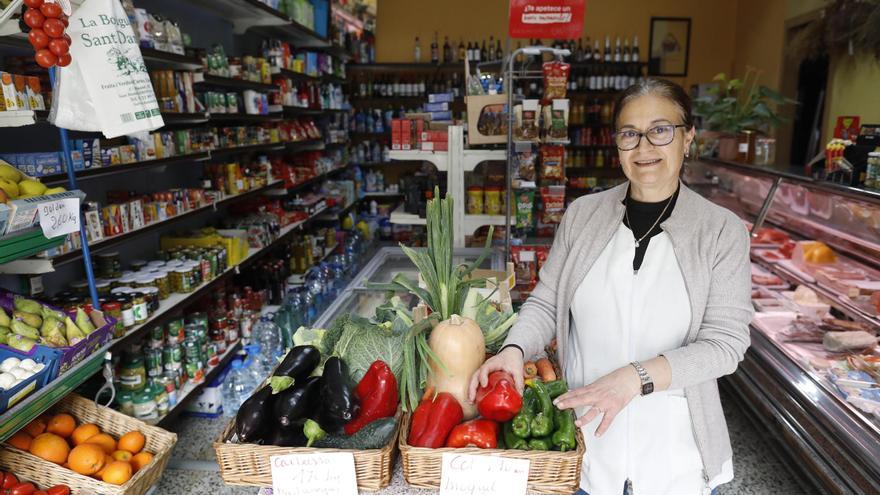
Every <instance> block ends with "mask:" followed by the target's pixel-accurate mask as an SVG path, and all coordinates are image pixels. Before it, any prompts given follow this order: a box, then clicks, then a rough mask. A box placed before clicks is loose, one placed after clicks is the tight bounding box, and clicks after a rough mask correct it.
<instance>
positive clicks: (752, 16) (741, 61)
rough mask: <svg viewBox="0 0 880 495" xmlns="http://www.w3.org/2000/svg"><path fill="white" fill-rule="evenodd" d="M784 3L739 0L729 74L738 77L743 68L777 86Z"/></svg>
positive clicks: (780, 71) (780, 70)
mask: <svg viewBox="0 0 880 495" xmlns="http://www.w3.org/2000/svg"><path fill="white" fill-rule="evenodd" d="M787 13H788V9H787V6H786V5H785V3H784V2H782V1H781V0H770V1H767V0H739V2H738V4H737V16H736V49H735V52H734V63H733V73H734V74H735V75H736V76H737V77H742V76H743V75H744V74H745V73H746V68H747V67H754V68H756V69H758V70H759V71H760V73H761V76H760V80H759V83H760V84H762V85H764V86H767V87H769V88H771V89H777V90H778V89H779V86H780V84H781V79H782V59H783V50H784V48H783V46H784V43H785V18H786V15H787Z"/></svg>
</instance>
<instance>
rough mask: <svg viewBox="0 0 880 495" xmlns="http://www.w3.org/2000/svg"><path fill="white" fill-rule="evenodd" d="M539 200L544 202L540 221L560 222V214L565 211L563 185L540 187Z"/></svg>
mask: <svg viewBox="0 0 880 495" xmlns="http://www.w3.org/2000/svg"><path fill="white" fill-rule="evenodd" d="M541 200H542V201H543V203H544V211H543V212H542V213H541V222H543V223H550V224H558V223H560V222H562V215H563V214H564V213H565V186H548V187H542V188H541Z"/></svg>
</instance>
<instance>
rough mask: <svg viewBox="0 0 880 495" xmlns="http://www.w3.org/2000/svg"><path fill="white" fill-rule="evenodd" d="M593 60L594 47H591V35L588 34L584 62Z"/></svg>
mask: <svg viewBox="0 0 880 495" xmlns="http://www.w3.org/2000/svg"><path fill="white" fill-rule="evenodd" d="M591 60H593V49H592V48H590V37H589V36H587V42H586V49H585V50H584V62H589V61H591Z"/></svg>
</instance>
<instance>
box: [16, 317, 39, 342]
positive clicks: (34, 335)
mask: <svg viewBox="0 0 880 495" xmlns="http://www.w3.org/2000/svg"><path fill="white" fill-rule="evenodd" d="M10 328H11V329H12V331H13V332H14V333H15V334H16V335H21V336H22V337H27V338H29V339H33V340H37V339H39V338H40V332H38V331H37V329H36V328H33V327H30V326H28V325H26V324H25V323H23V322H22V321H20V320H12V326H11V327H10Z"/></svg>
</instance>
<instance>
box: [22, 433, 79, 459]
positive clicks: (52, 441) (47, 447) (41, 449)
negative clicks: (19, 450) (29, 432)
mask: <svg viewBox="0 0 880 495" xmlns="http://www.w3.org/2000/svg"><path fill="white" fill-rule="evenodd" d="M69 453H70V446H69V445H67V441H66V440H64V439H63V438H61V437H59V436H58V435H56V434H54V433H43V434H41V435H38V436H37V437H36V438H34V441H33V442H31V454H34V455H35V456H37V457H39V458H41V459H45V460H47V461H49V462H54V463H55V464H64V462H65V461H66V460H67V455H68V454H69Z"/></svg>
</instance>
